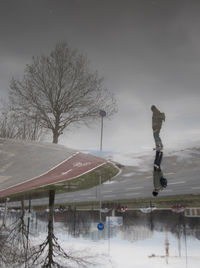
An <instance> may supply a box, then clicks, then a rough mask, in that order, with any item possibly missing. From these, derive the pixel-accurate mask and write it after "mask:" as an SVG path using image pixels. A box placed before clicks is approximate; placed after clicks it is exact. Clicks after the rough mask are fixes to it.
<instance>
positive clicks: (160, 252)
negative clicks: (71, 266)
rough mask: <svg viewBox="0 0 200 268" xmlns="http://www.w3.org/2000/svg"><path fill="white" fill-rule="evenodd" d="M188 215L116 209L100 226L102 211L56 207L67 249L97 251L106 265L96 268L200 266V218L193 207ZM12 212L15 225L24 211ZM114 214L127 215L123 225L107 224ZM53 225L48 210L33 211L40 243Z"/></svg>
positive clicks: (59, 234)
mask: <svg viewBox="0 0 200 268" xmlns="http://www.w3.org/2000/svg"><path fill="white" fill-rule="evenodd" d="M185 214H186V213H184V212H181V213H174V212H172V211H171V210H155V211H153V212H151V213H142V212H141V211H139V210H128V211H126V212H125V213H121V212H118V211H110V212H108V213H102V215H101V216H102V222H103V223H104V224H105V228H104V230H103V231H99V230H98V229H97V224H98V222H99V211H95V210H91V211H79V210H76V209H70V210H67V211H62V212H61V211H57V212H55V214H54V233H55V235H56V237H57V238H58V241H59V243H60V244H61V245H62V247H63V248H64V249H65V250H66V251H67V250H69V248H70V249H71V248H73V249H74V250H80V249H83V251H84V252H92V254H96V255H97V259H98V262H99V263H100V264H101V265H100V264H99V265H95V266H92V267H102V265H103V267H107V268H109V267H112V268H113V267H116V268H125V267H126V268H132V267H139V268H140V267H141V268H143V267H145V268H146V267H174V268H179V267H181V268H183V267H188V268H196V267H199V265H200V257H199V249H200V229H199V226H200V217H194V215H193V217H191V216H192V214H194V211H192V210H191V215H189V217H188V216H185ZM187 214H189V213H188V212H187ZM8 215H9V217H8V221H7V224H8V225H10V224H11V223H12V222H13V221H14V220H15V219H16V217H19V215H20V211H19V212H16V211H9V214H8ZM108 215H109V216H111V215H115V216H118V217H122V221H123V225H122V226H107V225H106V216H108ZM25 218H26V217H25ZM1 221H2V215H1ZM47 224H48V211H40V212H32V217H31V225H30V233H31V237H32V239H33V241H34V243H36V242H38V241H42V240H44V239H45V237H46V235H47ZM102 254H103V257H102Z"/></svg>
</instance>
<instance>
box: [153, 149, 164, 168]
mask: <svg viewBox="0 0 200 268" xmlns="http://www.w3.org/2000/svg"><path fill="white" fill-rule="evenodd" d="M162 156H163V153H162V152H160V151H156V157H155V160H154V167H155V168H157V169H158V168H160V165H161V162H162Z"/></svg>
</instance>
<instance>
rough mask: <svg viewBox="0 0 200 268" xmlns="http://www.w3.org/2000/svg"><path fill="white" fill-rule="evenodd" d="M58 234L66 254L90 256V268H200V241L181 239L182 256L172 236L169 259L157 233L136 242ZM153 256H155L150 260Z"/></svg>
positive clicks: (162, 238) (118, 237)
mask: <svg viewBox="0 0 200 268" xmlns="http://www.w3.org/2000/svg"><path fill="white" fill-rule="evenodd" d="M56 235H57V237H58V241H59V243H60V245H61V246H62V248H63V249H64V250H65V251H66V252H71V253H72V255H74V256H79V257H82V258H86V257H88V256H90V257H91V262H92V263H93V264H91V265H89V266H88V268H89V267H90V268H93V267H95V268H102V267H104V268H124V267H126V268H133V267H134V268H147V267H148V268H161V267H162V268H165V267H166V268H167V267H168V268H198V267H199V265H200V256H199V248H200V241H199V240H197V239H194V238H189V239H187V243H186V244H185V242H184V239H182V240H181V245H182V248H181V253H180V256H179V252H178V246H177V238H175V236H173V235H172V234H169V235H168V240H169V256H168V257H166V252H165V233H163V232H154V234H153V236H152V237H150V238H148V239H146V240H142V241H136V242H130V241H126V240H122V239H121V238H120V236H117V237H115V238H112V239H107V240H99V241H97V242H96V241H95V242H92V241H89V240H84V239H81V238H78V239H77V238H72V237H70V236H68V235H63V233H57V234H56ZM44 239H45V236H44V235H41V236H40V240H41V241H42V240H44ZM35 242H36V241H35ZM37 243H38V240H37ZM186 252H187V254H186ZM152 254H155V256H156V257H153V258H152V257H150V256H152ZM67 263H68V264H70V265H71V266H70V267H71V268H81V266H79V265H78V266H77V265H75V264H73V263H71V262H67Z"/></svg>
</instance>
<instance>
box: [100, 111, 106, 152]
mask: <svg viewBox="0 0 200 268" xmlns="http://www.w3.org/2000/svg"><path fill="white" fill-rule="evenodd" d="M99 115H100V117H101V140H100V151H102V142H103V118H104V117H105V116H106V112H105V111H104V110H99Z"/></svg>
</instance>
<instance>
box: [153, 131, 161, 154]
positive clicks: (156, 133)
mask: <svg viewBox="0 0 200 268" xmlns="http://www.w3.org/2000/svg"><path fill="white" fill-rule="evenodd" d="M153 136H154V140H155V145H156V149H162V148H163V144H162V140H161V138H160V128H156V129H153Z"/></svg>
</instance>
